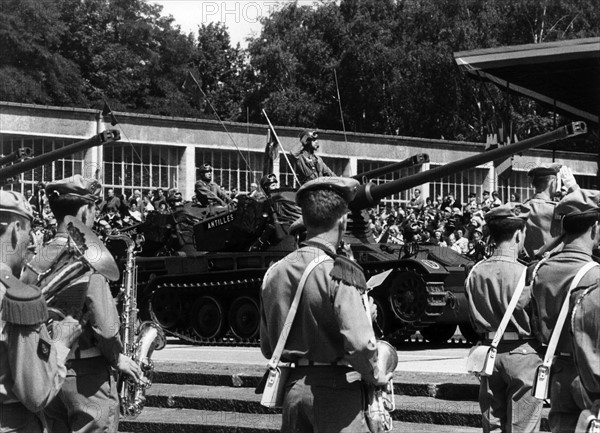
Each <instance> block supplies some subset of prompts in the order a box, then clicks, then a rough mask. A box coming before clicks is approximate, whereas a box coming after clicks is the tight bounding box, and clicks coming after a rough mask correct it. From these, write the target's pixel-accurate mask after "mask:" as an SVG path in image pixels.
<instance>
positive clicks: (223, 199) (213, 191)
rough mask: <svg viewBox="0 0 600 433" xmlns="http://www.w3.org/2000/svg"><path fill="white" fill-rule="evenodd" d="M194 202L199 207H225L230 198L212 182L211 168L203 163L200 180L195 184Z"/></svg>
mask: <svg viewBox="0 0 600 433" xmlns="http://www.w3.org/2000/svg"><path fill="white" fill-rule="evenodd" d="M195 191H196V200H197V201H198V204H199V205H200V206H204V207H207V206H227V204H229V203H230V202H231V200H230V198H229V197H228V196H227V194H225V193H224V192H223V190H222V189H221V187H220V186H219V185H217V184H216V183H215V181H214V180H213V168H212V166H211V165H210V164H208V163H205V164H202V166H201V167H200V179H198V181H197V182H196V187H195Z"/></svg>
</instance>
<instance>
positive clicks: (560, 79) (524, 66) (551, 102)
mask: <svg viewBox="0 0 600 433" xmlns="http://www.w3.org/2000/svg"><path fill="white" fill-rule="evenodd" d="M454 59H455V60H456V63H457V64H458V65H459V67H461V68H463V69H464V70H465V71H466V72H467V73H468V74H470V75H472V76H473V77H477V78H480V79H483V80H487V81H490V82H492V83H494V84H496V85H497V86H498V87H500V88H501V89H502V90H503V91H508V92H511V93H515V94H519V95H522V96H527V97H530V98H532V99H535V100H536V101H539V102H541V103H543V104H546V105H548V106H549V107H552V108H554V110H555V111H556V112H559V113H561V114H564V115H566V116H567V117H570V118H575V119H581V120H587V121H591V122H595V123H596V124H597V123H599V117H600V38H587V39H573V40H568V41H559V42H546V43H541V44H529V45H515V46H509V47H498V48H490V49H480V50H473V51H461V52H457V53H454Z"/></svg>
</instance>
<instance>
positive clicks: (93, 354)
mask: <svg viewBox="0 0 600 433" xmlns="http://www.w3.org/2000/svg"><path fill="white" fill-rule="evenodd" d="M98 356H102V352H100V349H98V348H97V347H92V348H90V349H85V350H79V349H75V350H72V351H71V353H69V356H68V357H67V360H71V359H87V358H97V357H98Z"/></svg>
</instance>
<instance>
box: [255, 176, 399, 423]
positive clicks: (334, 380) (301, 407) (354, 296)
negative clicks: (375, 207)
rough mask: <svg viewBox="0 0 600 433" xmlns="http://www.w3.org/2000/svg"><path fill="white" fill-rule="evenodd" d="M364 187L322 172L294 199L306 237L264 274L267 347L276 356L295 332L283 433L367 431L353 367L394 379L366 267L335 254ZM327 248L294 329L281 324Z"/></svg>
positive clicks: (368, 376)
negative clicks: (381, 353) (371, 315)
mask: <svg viewBox="0 0 600 433" xmlns="http://www.w3.org/2000/svg"><path fill="white" fill-rule="evenodd" d="M358 185H359V183H358V181H356V180H354V179H351V178H321V179H316V180H313V181H310V182H308V183H306V184H304V185H303V186H302V187H300V189H299V190H298V193H297V196H296V197H297V198H296V200H297V202H298V204H299V205H300V207H301V208H302V217H303V220H304V224H305V226H306V230H307V238H306V241H305V242H304V243H302V244H301V247H300V249H298V250H296V251H294V252H292V253H290V254H289V255H288V256H287V257H286V258H284V259H282V260H280V261H279V262H277V263H276V264H274V265H273V266H271V268H270V269H269V270H268V271H267V273H266V275H265V278H264V283H263V288H262V292H261V323H260V342H261V350H262V353H263V355H264V356H265V357H267V358H270V357H271V356H272V355H273V351H274V349H275V346H276V344H277V341H278V339H279V336H280V335H281V333H282V332H285V331H289V334H288V338H287V342H286V345H285V348H284V350H283V354H282V357H281V359H282V361H284V362H286V361H287V362H294V363H295V364H296V368H294V369H293V371H292V372H291V373H290V377H289V379H288V382H287V385H286V394H285V398H284V403H283V421H282V426H281V431H282V432H306V431H317V432H327V433H335V432H341V431H344V432H361V433H362V432H368V431H369V430H368V428H367V425H366V421H365V417H364V414H363V409H364V396H363V385H362V383H361V382H360V381H354V382H351V383H349V381H351V378H349V377H348V373H350V372H352V370H355V371H357V372H358V373H360V374H361V375H362V379H363V380H364V381H367V382H369V383H373V384H376V385H385V384H387V383H388V381H389V380H390V378H391V374H388V375H385V372H383V373H382V372H380V371H379V369H378V367H377V355H378V351H377V347H376V340H375V335H374V332H373V326H372V323H370V321H369V319H368V317H367V315H366V313H365V306H364V305H363V302H362V298H361V295H360V293H359V290H364V289H366V281H365V277H364V274H363V271H362V268H361V267H360V266H359V265H358V264H356V263H355V262H353V261H350V260H349V259H347V258H345V257H341V256H338V255H336V248H337V246H338V245H339V244H340V241H341V239H342V235H343V233H344V232H345V230H346V222H347V212H348V203H349V202H350V201H351V200H352V198H353V197H354V195H355V194H356V191H357V189H358ZM324 254H325V255H327V256H328V257H327V259H326V260H325V261H324V262H322V263H320V264H319V265H317V266H316V268H315V269H314V270H313V271H312V273H311V274H310V275H309V276H308V279H307V281H306V285H305V287H304V291H303V292H302V295H301V297H300V302H299V305H298V312H297V315H296V317H295V320H294V322H293V325H292V327H291V329H289V330H284V329H282V327H283V324H284V322H285V319H286V317H287V314H288V311H289V309H290V306H291V304H292V298H293V297H294V293H295V290H296V288H297V286H298V282H299V281H300V278H301V276H302V274H303V273H304V270H305V269H306V267H307V266H308V264H309V263H310V262H311V261H313V260H314V259H315V258H316V257H318V256H320V255H324ZM349 365H351V366H352V367H349ZM350 377H351V376H350ZM315 385H318V386H315Z"/></svg>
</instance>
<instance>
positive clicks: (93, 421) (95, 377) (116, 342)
mask: <svg viewBox="0 0 600 433" xmlns="http://www.w3.org/2000/svg"><path fill="white" fill-rule="evenodd" d="M101 191H102V187H101V185H100V184H99V183H98V182H97V181H96V180H94V179H86V178H83V177H82V176H80V175H75V176H73V177H70V178H67V179H63V180H59V181H56V182H53V183H49V184H48V185H47V186H46V195H47V196H48V200H49V203H50V208H51V210H52V212H53V213H54V215H55V217H56V219H57V220H58V231H57V234H56V237H55V238H54V239H52V240H51V241H50V242H49V243H48V244H47V245H45V246H44V247H43V248H42V249H41V250H40V251H39V253H38V254H37V255H36V256H35V257H34V258H33V259H32V261H31V262H30V264H29V265H28V269H27V272H26V275H25V276H24V278H23V280H24V281H31V280H32V279H36V278H37V276H38V274H39V273H41V272H44V271H45V270H46V269H48V267H49V265H50V264H51V263H52V262H53V261H54V259H55V257H56V255H57V254H58V253H59V252H60V251H61V249H62V248H63V246H64V245H65V243H66V242H67V232H66V223H65V221H64V219H65V217H66V216H75V217H77V218H78V219H79V220H81V222H83V223H84V224H85V225H87V226H88V227H90V228H91V227H92V226H93V224H94V216H95V204H96V202H98V201H99V200H100V198H101ZM68 290H70V291H72V293H74V292H76V291H80V292H82V293H84V298H85V301H84V305H82V306H81V307H82V309H83V310H84V311H85V316H84V317H82V318H81V320H82V321H84V322H85V323H84V327H83V334H82V335H81V337H80V338H79V339H78V341H77V343H76V345H75V346H74V348H73V350H72V351H71V354H70V355H69V360H68V365H67V367H68V372H67V378H66V380H65V384H64V385H63V388H62V390H61V391H60V393H59V395H58V396H57V397H56V398H55V399H54V400H53V401H52V402H51V403H50V405H49V406H48V407H47V408H46V411H45V413H46V417H47V419H48V424H49V426H50V430H51V431H52V432H53V433H54V432H97V431H107V432H116V431H117V427H118V422H119V399H118V394H117V387H116V381H115V378H114V372H113V369H116V370H118V371H119V372H121V373H124V374H128V375H130V376H131V377H133V378H134V379H136V380H139V379H140V374H141V370H140V368H139V366H138V365H137V364H136V363H135V362H133V361H132V360H131V359H130V358H128V357H126V356H125V355H123V354H122V353H121V352H122V350H123V346H122V343H121V339H120V336H119V330H120V320H119V314H118V312H117V308H116V305H115V302H114V299H113V298H112V295H111V292H110V288H109V286H108V282H107V281H106V279H105V278H104V277H103V276H102V275H100V274H97V273H92V272H89V273H88V274H86V275H85V276H83V277H82V278H80V279H79V280H77V281H76V282H74V283H73V284H72V285H71V286H70V287H69V288H68Z"/></svg>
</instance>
